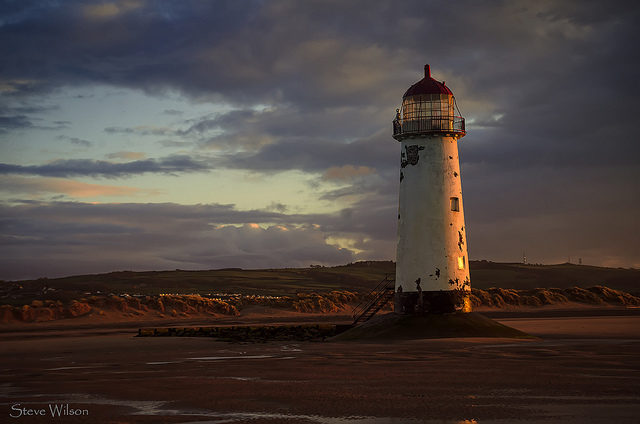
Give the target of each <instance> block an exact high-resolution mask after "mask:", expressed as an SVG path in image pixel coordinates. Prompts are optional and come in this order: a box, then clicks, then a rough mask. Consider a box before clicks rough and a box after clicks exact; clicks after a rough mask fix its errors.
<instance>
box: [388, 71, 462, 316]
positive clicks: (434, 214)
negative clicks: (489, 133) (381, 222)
mask: <svg viewBox="0 0 640 424" xmlns="http://www.w3.org/2000/svg"><path fill="white" fill-rule="evenodd" d="M456 109H457V106H456V101H455V98H454V97H453V93H452V92H451V90H449V88H448V87H447V86H446V85H445V83H444V81H443V82H439V81H436V80H435V79H433V78H431V70H430V67H429V65H425V67H424V78H423V79H422V80H420V81H418V82H417V83H415V84H413V85H412V86H411V87H409V89H408V90H407V91H406V93H404V96H403V97H402V109H401V110H400V109H399V110H397V113H396V118H395V120H394V121H393V138H395V139H396V140H398V141H399V142H400V146H401V147H400V149H401V155H400V158H401V162H400V166H401V169H400V201H399V208H398V249H397V261H396V281H395V311H396V312H398V313H445V312H454V311H465V312H468V311H470V310H471V308H470V302H469V293H470V291H471V282H470V280H469V258H468V255H467V237H466V228H465V225H464V208H463V203H462V184H461V181H460V179H461V177H460V163H459V159H458V139H459V138H461V137H463V136H464V135H465V134H466V131H465V126H464V118H462V117H461V116H456V113H455V110H456Z"/></svg>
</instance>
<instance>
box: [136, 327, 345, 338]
mask: <svg viewBox="0 0 640 424" xmlns="http://www.w3.org/2000/svg"><path fill="white" fill-rule="evenodd" d="M349 328H351V325H347V324H298V325H234V326H213V327H159V328H140V329H139V330H138V337H214V338H217V339H219V340H223V341H232V342H266V341H272V340H296V341H305V340H325V339H327V338H329V337H333V336H335V335H337V334H340V333H342V332H343V331H346V330H348V329H349Z"/></svg>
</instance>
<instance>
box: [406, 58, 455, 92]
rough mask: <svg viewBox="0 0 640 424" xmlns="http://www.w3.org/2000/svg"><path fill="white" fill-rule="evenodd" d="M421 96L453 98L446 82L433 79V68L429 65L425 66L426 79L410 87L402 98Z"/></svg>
mask: <svg viewBox="0 0 640 424" xmlns="http://www.w3.org/2000/svg"><path fill="white" fill-rule="evenodd" d="M421 94H448V95H450V96H453V93H452V92H451V90H449V87H447V86H446V85H444V81H443V82H440V81H437V80H435V79H433V78H431V67H430V66H429V65H424V78H422V79H421V80H420V81H418V82H417V83H415V84H413V85H412V86H411V87H409V89H408V90H407V91H406V92H405V93H404V96H402V97H403V98H404V97H409V96H417V95H421Z"/></svg>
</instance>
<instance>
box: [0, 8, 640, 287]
mask: <svg viewBox="0 0 640 424" xmlns="http://www.w3.org/2000/svg"><path fill="white" fill-rule="evenodd" d="M638 22H640V6H637V5H636V3H635V2H631V1H629V2H624V1H619V2H605V1H575V2H573V1H567V0H562V1H560V0H559V1H535V2H534V1H487V2H480V1H473V0H469V1H457V2H449V1H424V0H416V1H397V0H396V1H394V0H390V1H371V0H362V1H293V0H292V1H278V0H276V1H237V0H232V1H188V0H181V1H160V0H119V1H96V2H91V1H73V0H65V1H55V0H48V1H29V0H5V1H3V2H2V3H0V55H1V57H2V60H0V181H1V182H0V201H1V203H0V211H1V212H0V238H1V243H2V246H1V248H0V249H2V252H1V253H2V254H1V255H0V278H3V279H18V278H33V277H42V276H48V277H54V276H61V275H69V274H78V273H89V272H105V271H113V270H125V269H127V270H151V269H153V270H160V269H175V268H180V269H211V268H221V267H244V268H259V267H282V266H308V265H309V264H325V265H333V264H342V263H347V262H351V261H355V260H367V259H393V258H394V257H395V243H396V241H395V238H396V214H397V189H398V184H399V179H398V166H399V159H400V157H399V144H398V143H397V142H396V141H395V140H393V139H392V138H391V135H390V133H391V120H392V118H393V116H394V111H395V108H396V107H398V106H399V104H400V102H401V98H402V94H403V93H404V91H405V90H406V89H407V88H408V87H409V86H410V85H411V84H413V83H414V82H416V81H417V80H419V79H420V78H422V75H423V66H424V64H425V63H429V64H431V67H432V74H433V75H434V77H435V78H437V79H439V80H445V81H446V83H447V86H449V87H451V89H452V90H453V92H454V94H455V95H456V98H457V101H458V105H459V106H460V109H461V111H462V113H463V115H464V116H465V117H466V118H467V130H468V135H467V136H466V137H465V138H464V139H462V141H461V143H460V155H461V166H462V177H463V191H464V200H465V213H466V220H467V228H468V238H469V239H468V245H469V254H470V258H471V259H472V260H474V259H476V260H478V259H487V260H494V261H512V262H517V261H521V260H522V254H523V251H525V252H526V255H527V258H528V260H529V261H530V262H539V263H559V262H566V261H567V260H568V259H569V258H571V260H572V261H573V262H577V261H578V258H582V261H583V263H585V264H593V265H606V266H616V267H617V266H621V267H640V243H639V241H638V240H639V236H638V235H639V234H640V231H639V230H640V225H639V224H638V217H639V216H640V186H639V183H638V181H639V180H640V175H639V174H640V171H639V167H638V157H640V147H639V143H638V140H637V139H638V136H637V135H636V132H635V130H636V129H635V122H636V121H637V120H638V116H640V110H639V108H638V106H637V104H638V99H639V97H640V83H639V82H638V76H639V75H640V66H639V65H640V58H639V52H640V49H639V48H638V46H637V44H638V39H639V38H640V37H639V35H640V31H639V30H638V27H637V23H638Z"/></svg>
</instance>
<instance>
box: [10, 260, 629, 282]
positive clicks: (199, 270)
mask: <svg viewBox="0 0 640 424" xmlns="http://www.w3.org/2000/svg"><path fill="white" fill-rule="evenodd" d="M367 262H391V263H392V264H393V265H394V266H395V265H396V262H395V261H394V260H389V259H380V260H361V261H355V262H349V263H346V264H335V265H316V264H309V265H307V266H299V267H280V268H241V267H225V268H209V269H179V268H176V269H139V270H131V269H118V270H111V271H104V272H95V273H87V274H67V275H58V276H50V277H46V276H43V277H34V278H24V279H17V280H3V279H0V282H5V283H19V282H24V281H38V280H58V279H65V278H74V277H84V276H90V275H109V274H119V273H141V274H144V273H165V272H212V271H281V270H286V269H296V270H301V269H317V268H338V267H348V266H351V265H358V264H363V263H367ZM478 263H480V264H481V263H491V264H497V265H522V266H530V267H555V266H562V265H571V266H577V267H590V268H603V269H612V270H613V269H618V270H628V271H637V270H639V269H640V268H633V267H605V266H600V265H591V264H584V263H582V264H578V263H574V262H559V263H530V262H527V263H523V262H499V261H490V260H487V259H471V260H470V262H469V266H470V267H471V266H472V264H478ZM471 286H472V287H473V279H472V281H471Z"/></svg>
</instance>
